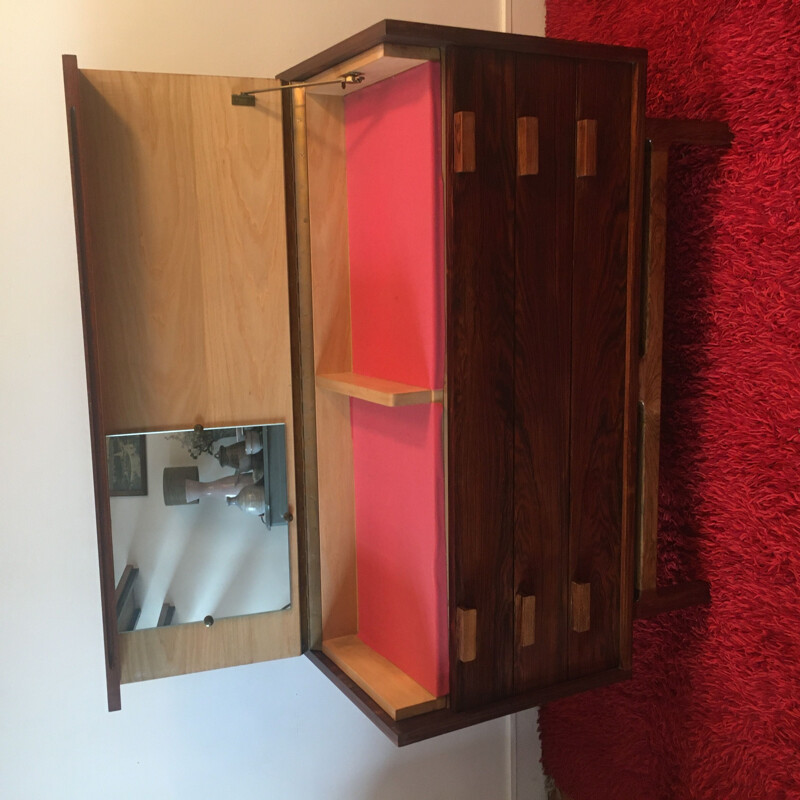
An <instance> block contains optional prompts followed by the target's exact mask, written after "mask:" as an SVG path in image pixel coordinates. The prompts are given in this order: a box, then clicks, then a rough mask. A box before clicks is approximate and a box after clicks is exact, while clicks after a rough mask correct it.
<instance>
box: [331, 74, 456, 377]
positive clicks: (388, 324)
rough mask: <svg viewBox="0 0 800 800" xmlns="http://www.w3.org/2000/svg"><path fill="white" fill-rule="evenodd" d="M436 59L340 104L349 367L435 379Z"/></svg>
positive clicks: (438, 264)
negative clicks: (343, 143)
mask: <svg viewBox="0 0 800 800" xmlns="http://www.w3.org/2000/svg"><path fill="white" fill-rule="evenodd" d="M440 106H441V96H440V87H439V64H438V63H436V62H433V63H428V64H423V65H422V66H419V67H416V68H415V69H412V70H409V71H408V72H403V73H401V74H400V75H397V76H395V77H394V78H390V79H389V80H386V81H383V82H382V83H379V84H377V85H375V86H373V87H370V88H367V89H363V90H361V91H360V92H357V93H356V94H354V95H352V96H351V97H349V98H348V99H347V101H346V103H345V126H346V139H347V199H348V206H349V219H350V230H349V234H350V302H351V315H352V328H353V366H354V369H355V370H356V371H359V370H362V371H365V372H368V373H369V374H372V375H375V376H376V377H379V378H390V379H394V380H397V381H402V382H405V383H410V384H413V385H416V386H427V387H432V388H438V387H440V386H441V385H442V370H443V355H442V353H443V348H442V336H443V334H442V330H443V314H444V310H443V309H444V303H443V299H442V292H443V286H444V284H443V268H442V264H443V241H444V235H443V219H442V178H441V172H442V165H441V135H440V133H439V131H440V129H441V121H440V115H441V109H440Z"/></svg>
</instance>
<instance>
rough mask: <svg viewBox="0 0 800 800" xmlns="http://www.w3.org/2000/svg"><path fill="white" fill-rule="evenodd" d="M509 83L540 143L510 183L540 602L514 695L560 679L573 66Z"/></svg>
mask: <svg viewBox="0 0 800 800" xmlns="http://www.w3.org/2000/svg"><path fill="white" fill-rule="evenodd" d="M516 84H517V93H516V115H517V116H518V117H522V118H526V117H527V118H530V117H536V118H538V139H539V171H538V174H537V175H529V176H518V177H517V179H516V274H515V285H516V296H515V306H514V319H515V344H514V346H515V350H514V586H515V591H516V592H517V593H518V594H521V595H536V598H537V601H536V623H535V627H536V641H535V643H534V644H533V645H531V646H524V645H523V642H522V640H521V638H520V636H521V628H520V627H519V625H517V641H516V648H515V649H516V662H515V673H514V682H515V689H516V690H517V691H521V690H525V689H532V688H534V687H536V686H542V685H545V684H548V683H553V682H555V681H557V680H559V678H560V677H562V676H565V675H566V672H567V652H568V650H567V629H566V625H567V622H566V616H567V611H568V602H569V598H568V594H567V589H568V584H569V580H568V574H569V573H568V571H569V547H568V544H569V540H568V536H567V534H566V532H567V531H568V530H569V437H570V420H569V415H570V411H569V403H570V399H569V398H570V372H571V366H572V365H571V342H572V329H571V317H572V260H573V259H572V248H573V218H574V211H573V208H574V182H575V64H574V62H572V61H569V60H566V59H558V58H547V57H542V56H530V55H521V56H518V57H517V62H516Z"/></svg>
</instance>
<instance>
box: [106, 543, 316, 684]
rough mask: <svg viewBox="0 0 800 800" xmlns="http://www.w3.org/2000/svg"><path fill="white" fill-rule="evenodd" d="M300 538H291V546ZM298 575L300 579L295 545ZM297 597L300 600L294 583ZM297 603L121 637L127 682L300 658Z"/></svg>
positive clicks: (147, 630) (123, 679) (124, 675)
mask: <svg viewBox="0 0 800 800" xmlns="http://www.w3.org/2000/svg"><path fill="white" fill-rule="evenodd" d="M295 540H296V537H294V536H293V537H292V542H294V541H295ZM293 550H294V552H293V554H292V564H293V566H294V571H293V575H296V574H297V561H296V558H295V554H296V548H294V546H293ZM292 584H293V585H292V597H297V593H296V588H297V587H296V586H295V582H294V579H293V581H292ZM297 606H298V604H297V603H295V605H294V607H293V608H291V609H287V610H286V611H275V612H270V613H265V614H249V615H247V616H243V617H230V618H228V619H219V620H216V621H215V622H214V624H213V625H212V626H211V627H210V628H207V627H206V626H205V625H204V624H203V623H202V622H193V623H189V624H185V625H168V626H166V627H160V628H147V629H144V630H137V631H132V632H130V633H123V634H120V661H121V664H122V677H121V680H122V683H134V682H136V681H146V680H150V679H151V678H165V677H169V676H172V675H184V674H186V673H189V672H202V671H204V670H209V669H220V668H221V667H234V666H236V665H238V664H254V663H256V662H258V661H272V660H274V659H278V658H290V657H292V656H299V655H301V648H300V633H299V631H300V620H299V610H298V608H297Z"/></svg>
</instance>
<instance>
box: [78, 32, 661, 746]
mask: <svg viewBox="0 0 800 800" xmlns="http://www.w3.org/2000/svg"><path fill="white" fill-rule="evenodd" d="M387 44H391V45H397V46H412V47H420V48H431V49H436V50H439V52H440V63H441V65H442V85H443V87H444V86H445V85H446V84H447V81H448V80H449V76H448V58H449V55H448V54H449V53H450V51H451V49H452V48H453V47H473V48H484V49H490V50H493V51H497V52H507V53H510V54H514V53H530V54H540V55H551V56H559V57H564V58H570V59H575V58H580V59H585V60H592V59H598V60H603V61H618V62H625V63H629V64H632V65H633V74H634V87H633V89H634V95H633V96H634V98H635V99H634V103H635V106H636V108H637V113H636V114H635V115H634V119H633V122H632V125H633V130H632V135H633V136H634V137H635V141H637V142H641V140H642V133H643V122H644V120H643V99H644V81H645V73H646V51H644V50H637V49H631V48H622V47H612V46H605V45H594V44H586V43H574V42H566V41H560V40H554V39H543V38H539V37H528V36H520V35H514V34H501V33H493V32H485V31H475V30H468V29H461V28H450V27H444V26H437V25H425V24H417V23H407V22H398V21H394V20H386V21H383V22H380V23H378V24H377V25H374V26H372V27H371V28H368V29H367V30H365V31H363V32H361V33H359V34H356V35H355V36H353V37H350V38H349V39H347V40H345V41H344V42H342V43H340V44H338V45H336V46H334V47H332V48H329V49H327V50H325V51H323V52H322V53H319V54H318V55H316V56H314V57H312V58H310V59H308V60H306V61H304V62H302V63H301V64H299V65H297V66H296V67H293V68H291V69H289V70H286V71H284V72H282V73H280V74H279V75H278V78H279V79H281V80H282V81H283V82H284V83H288V82H299V81H303V80H309V79H312V78H314V77H315V76H317V75H319V74H320V73H323V72H325V71H327V70H331V69H334V68H335V67H336V66H337V65H339V64H341V63H343V62H346V61H348V60H350V59H353V58H355V57H357V56H358V55H359V54H361V53H364V52H366V51H368V50H371V49H372V48H375V47H378V46H380V45H387ZM64 72H65V86H66V93H67V103H68V124H69V131H70V156H71V162H72V170H73V199H74V203H75V222H76V235H77V239H78V251H79V270H80V278H81V298H82V305H83V308H84V315H83V323H84V341H85V356H86V371H87V385H88V390H89V411H90V430H91V434H92V454H93V462H94V485H95V503H96V518H97V527H98V551H99V559H100V575H101V594H102V606H103V626H104V639H105V648H106V671H107V689H108V703H109V709H110V710H113V709H118V708H119V707H120V661H119V658H120V641H119V638H120V637H119V634H118V633H117V631H116V620H115V615H114V612H113V609H114V604H113V597H114V581H113V574H114V571H113V560H112V555H111V530H110V507H109V501H108V491H107V477H106V463H105V441H104V435H103V430H104V428H103V425H102V421H103V420H102V408H101V407H100V404H99V402H97V384H98V380H99V375H98V355H97V346H96V338H95V336H96V333H95V331H96V320H95V318H94V315H93V310H92V309H93V306H92V297H93V286H92V276H91V270H90V268H89V266H88V262H89V260H90V255H88V254H87V253H89V251H90V250H91V243H87V242H86V241H85V237H84V226H83V215H84V214H85V207H84V198H83V195H82V184H81V171H82V170H81V150H82V147H81V132H80V126H79V124H78V122H77V119H76V117H77V111H71V110H70V109H73V108H76V107H77V106H78V104H79V98H78V86H77V80H78V71H77V61H76V60H75V59H74V57H65V60H64ZM301 92H302V90H297V89H296V90H293V91H291V92H290V91H287V92H284V93H283V94H284V96H283V111H284V113H283V123H282V124H283V140H284V156H283V157H284V167H285V174H286V180H285V200H286V239H287V250H288V274H289V279H288V280H289V321H290V343H291V364H292V374H293V387H292V405H293V414H294V457H295V481H296V496H295V516H296V525H297V533H298V562H299V593H298V597H297V602H298V604H299V608H300V611H301V614H300V620H301V631H300V640H301V647H302V650H303V651H306V654H307V656H308V657H309V658H310V659H311V660H312V661H314V662H315V663H316V664H317V665H318V666H319V667H320V668H321V669H322V670H323V671H324V672H325V674H327V675H328V676H329V677H330V678H331V680H333V681H334V683H336V684H337V685H338V686H339V687H340V688H341V689H342V690H343V691H344V692H345V693H346V694H348V696H350V697H351V698H352V699H353V700H354V701H355V702H356V703H357V704H358V705H359V706H360V707H362V708H363V709H365V710H366V711H368V712H369V716H370V717H371V718H372V719H373V720H374V721H375V722H376V723H377V724H378V725H379V727H381V729H382V730H384V732H385V733H386V734H387V735H389V737H390V738H392V739H393V740H394V741H395V742H396V743H397V744H408V743H410V742H413V741H418V740H420V739H423V738H428V737H429V736H433V735H437V734H439V733H444V732H446V731H449V730H455V729H457V728H462V727H466V726H468V725H472V724H475V723H476V722H479V721H483V720H486V719H491V718H493V717H497V716H502V715H504V714H508V713H512V712H514V711H519V710H522V709H524V708H529V707H531V706H533V705H538V704H540V703H542V702H547V701H548V700H550V699H555V698H556V697H560V696H563V695H566V694H571V693H574V692H576V691H581V690H583V689H588V688H593V687H595V686H602V685H606V684H608V683H611V682H614V681H617V680H622V679H624V678H626V677H628V676H629V674H630V660H631V659H630V650H631V644H630V636H629V635H627V636H623V637H622V639H623V641H622V642H621V650H620V664H619V666H618V667H617V668H614V669H610V670H606V671H603V672H602V673H598V674H594V675H590V676H586V677H582V678H580V679H577V680H571V681H564V682H562V683H559V684H557V685H555V686H550V687H547V688H545V689H540V690H536V691H533V692H527V693H523V694H518V695H514V696H511V697H504V698H501V699H494V700H489V701H488V702H486V703H485V704H483V705H482V706H481V707H480V708H478V709H475V710H472V711H462V712H456V711H452V710H450V709H444V710H440V711H434V712H430V713H428V714H424V715H423V716H420V717H416V718H412V719H407V720H398V721H395V720H392V719H391V718H390V717H389V716H388V715H387V714H386V713H385V712H383V711H382V710H381V709H380V708H378V707H377V705H376V704H375V703H374V701H372V699H371V698H369V697H368V696H367V695H366V694H365V693H364V692H363V691H362V690H361V689H360V688H359V687H358V686H356V685H355V684H354V683H353V682H352V681H351V680H350V679H349V678H348V677H347V676H346V675H345V674H344V673H343V672H342V671H341V670H340V669H339V668H338V667H337V666H336V665H335V664H333V662H331V661H330V659H328V658H327V656H325V655H324V654H323V653H322V652H321V651H320V649H319V648H320V646H321V609H320V605H319V598H320V564H319V517H318V514H319V511H318V506H317V498H318V495H317V492H318V489H317V483H316V476H317V473H316V462H317V455H316V424H315V391H316V390H315V380H314V375H313V371H314V369H313V364H314V359H313V333H312V332H311V325H310V319H311V295H310V291H311V281H310V233H309V230H308V213H307V209H308V176H307V173H306V175H305V179H304V178H303V169H304V164H305V165H306V169H307V162H306V160H305V159H306V150H307V142H306V139H305V125H304V119H303V115H302V108H301V106H302V102H301V96H300V93H301ZM640 110H641V111H640ZM443 113H444V114H445V116H444V117H443V129H447V126H448V125H449V124H450V118H451V114H450V109H448V108H447V107H446V106H445V108H444V109H443ZM446 141H447V142H449V137H446ZM448 148H449V144H447V145H446V147H445V148H444V149H443V153H447V152H448ZM632 154H633V155H632V158H633V160H634V161H633V162H632V164H631V180H630V186H631V214H632V215H633V217H632V223H631V225H630V228H629V243H628V245H629V247H628V260H629V283H628V292H629V294H630V297H629V300H630V301H631V302H632V307H635V305H636V302H635V301H636V300H638V283H637V280H636V275H637V274H638V269H639V264H640V246H641V245H640V240H641V235H640V226H641V221H640V209H641V192H642V183H643V177H642V176H643V147H642V146H639V147H634V148H632ZM444 191H445V194H444V196H445V198H447V197H449V193H450V186H449V185H448V179H447V178H446V179H445V189H444ZM631 324H632V325H635V321H632V322H631ZM633 338H634V337H629V342H628V349H629V354H630V353H634V351H633V349H632V348H633V347H634V345H633ZM634 355H635V353H634ZM634 361H635V358H634ZM627 374H628V375H629V379H628V382H627V388H626V392H627V394H626V396H627V397H629V401H628V404H629V412H628V413H626V438H625V441H626V443H627V446H626V454H625V463H624V465H623V470H624V474H625V476H626V479H625V485H626V498H625V509H626V510H625V512H624V513H625V519H626V522H625V526H626V530H627V531H629V533H628V534H626V535H625V538H624V540H623V544H624V546H623V551H624V552H623V564H622V570H623V572H622V574H623V583H622V585H621V586H620V597H621V604H620V629H621V631H623V632H624V631H626V630H629V629H630V626H631V616H632V611H631V606H632V602H633V586H632V579H631V582H629V583H630V585H628V582H625V576H626V575H627V573H628V572H630V571H631V570H632V567H633V534H632V531H633V528H632V525H633V503H634V499H635V498H634V489H635V487H634V483H635V482H634V481H631V480H628V477H629V476H631V475H633V473H634V471H635V423H630V419H634V420H635V410H636V397H635V393H636V376H635V372H632V371H631V370H628V372H627ZM446 391H447V390H446V388H445V398H446ZM631 413H633V414H634V416H633V417H632V418H631ZM445 436H446V434H445ZM450 558H451V560H450V569H451V576H450V579H451V586H452V580H453V574H452V570H453V561H452V554H451V557H450ZM631 575H632V572H631ZM628 590H630V591H628ZM628 594H630V598H628ZM453 616H454V615H453V614H452V613H451V625H452V623H453ZM451 646H452V636H451ZM452 675H453V673H452V665H451V677H452Z"/></svg>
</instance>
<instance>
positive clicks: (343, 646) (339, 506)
mask: <svg viewBox="0 0 800 800" xmlns="http://www.w3.org/2000/svg"><path fill="white" fill-rule="evenodd" d="M387 47H388V46H380V47H378V48H374V49H373V50H371V51H369V52H368V53H365V54H363V55H362V56H359V57H357V58H355V59H352V60H351V61H349V62H347V63H346V64H343V65H340V66H339V67H336V68H334V69H332V70H328V71H326V73H322V74H320V75H318V76H316V77H315V78H313V79H309V80H325V79H326V78H328V77H331V76H334V77H335V76H337V75H339V74H342V73H343V72H347V71H351V70H359V71H364V72H367V74H368V76H369V77H368V81H367V82H366V83H365V84H362V86H363V85H367V84H369V83H374V82H376V81H377V80H382V79H383V78H385V77H389V76H390V75H393V74H398V73H399V72H401V71H404V70H405V69H410V68H412V67H414V66H417V65H418V64H420V63H422V59H428V58H431V57H435V58H436V59H438V57H439V52H438V50H433V51H430V52H428V51H425V52H424V53H420V52H415V53H405V54H404V55H403V56H398V55H397V52H401V51H400V50H398V49H397V48H394V49H392V48H389V49H390V50H391V51H392V52H391V53H388V52H387ZM395 51H397V52H395ZM415 59H416V60H415ZM355 90H357V89H356V87H351V88H349V89H348V90H347V92H352V91H355ZM341 95H342V92H341V90H340V89H339V88H338V87H322V88H317V89H313V90H306V93H305V102H306V119H307V141H308V173H309V217H310V227H311V261H312V286H313V311H314V349H315V355H314V362H315V370H316V375H317V379H316V383H317V388H318V389H322V391H317V392H316V423H317V431H316V432H317V457H318V492H319V527H320V537H319V538H320V562H321V594H322V597H321V607H322V637H323V643H322V650H323V652H324V653H325V654H326V655H327V656H328V657H329V658H331V660H333V661H334V662H335V663H336V664H337V665H338V666H339V667H340V668H341V669H342V670H343V671H344V672H345V674H347V675H348V676H349V677H350V678H351V679H352V680H353V681H355V682H356V683H357V684H358V685H359V686H360V687H361V688H362V689H363V690H364V691H365V692H366V693H367V694H369V695H370V697H372V698H373V699H374V700H375V701H376V702H377V703H378V704H379V705H380V706H381V707H382V708H383V709H384V710H385V711H386V712H387V713H388V714H390V715H391V716H392V717H393V718H394V719H402V718H404V717H408V716H412V715H414V714H421V713H425V712H427V711H431V710H434V709H437V708H442V707H444V706H445V705H446V702H447V698H446V697H439V698H437V697H435V696H434V695H432V694H431V693H430V692H428V691H427V690H425V689H424V688H423V687H421V686H420V685H419V684H417V683H416V682H415V681H414V680H413V679H411V678H410V677H409V676H408V675H406V674H405V673H404V672H402V671H401V670H400V669H398V668H397V667H396V666H394V665H393V664H392V663H391V662H389V661H388V660H387V659H385V658H384V657H382V656H381V655H380V654H378V653H377V652H375V651H374V650H373V649H372V648H370V647H369V646H368V645H366V644H364V643H363V642H362V641H361V640H360V639H359V638H358V635H357V634H358V629H359V626H358V595H357V588H358V583H357V569H356V546H355V544H356V543H355V505H354V482H353V442H352V431H351V422H350V398H351V397H358V398H361V399H368V400H370V401H371V402H379V403H381V404H383V405H404V404H407V403H408V401H409V400H411V401H413V402H415V403H416V402H426V403H430V402H434V401H437V400H441V395H442V393H441V390H439V391H435V392H434V391H433V390H431V389H423V388H420V387H410V386H408V385H406V384H398V383H396V382H392V381H381V380H378V379H371V378H368V377H366V376H357V375H355V374H354V373H353V372H352V346H351V317H350V287H349V282H350V272H349V235H348V211H347V168H346V144H345V124H344V102H343V99H342V97H341ZM420 393H424V395H425V397H424V399H422V397H421V396H420Z"/></svg>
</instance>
